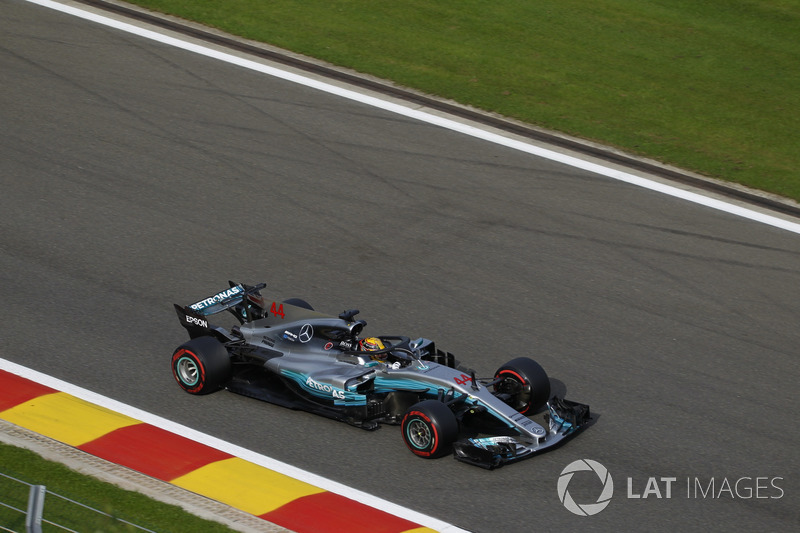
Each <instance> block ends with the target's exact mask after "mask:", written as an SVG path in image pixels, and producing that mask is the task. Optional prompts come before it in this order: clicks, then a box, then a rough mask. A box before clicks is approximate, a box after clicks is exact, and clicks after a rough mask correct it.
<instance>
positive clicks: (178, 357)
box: [172, 337, 231, 394]
mask: <svg viewBox="0 0 800 533" xmlns="http://www.w3.org/2000/svg"><path fill="white" fill-rule="evenodd" d="M172 376H173V377H174V378H175V381H177V382H178V385H180V387H181V388H182V389H183V390H185V391H186V392H188V393H189V394H211V393H212V392H215V391H217V390H219V389H220V387H222V386H223V385H225V384H226V383H227V382H228V380H229V379H230V377H231V358H230V355H228V350H226V349H225V346H223V344H222V343H221V342H219V341H218V340H217V339H215V338H213V337H197V338H195V339H192V340H190V341H189V342H187V343H185V344H182V345H180V346H179V347H178V349H177V350H175V352H174V353H173V354H172Z"/></svg>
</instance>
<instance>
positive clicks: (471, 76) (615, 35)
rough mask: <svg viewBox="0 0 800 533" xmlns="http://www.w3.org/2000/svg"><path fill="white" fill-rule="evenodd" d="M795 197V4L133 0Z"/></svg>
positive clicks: (799, 18) (799, 42)
mask: <svg viewBox="0 0 800 533" xmlns="http://www.w3.org/2000/svg"><path fill="white" fill-rule="evenodd" d="M134 1H135V3H137V4H140V5H142V6H145V7H148V8H151V9H154V10H158V11H162V12H167V13H170V14H174V15H177V16H180V17H183V18H186V19H191V20H195V21H199V22H202V23H205V24H207V25H209V26H214V27H217V28H220V29H222V30H224V31H227V32H230V33H233V34H237V35H241V36H244V37H247V38H250V39H255V40H259V41H263V42H267V43H270V44H273V45H277V46H280V47H283V48H286V49H288V50H292V51H295V52H298V53H302V54H306V55H309V56H313V57H316V58H319V59H323V60H325V61H328V62H331V63H334V64H337V65H341V66H344V67H348V68H352V69H355V70H357V71H361V72H364V73H369V74H373V75H375V76H379V77H381V78H385V79H390V80H393V81H395V82H397V83H400V84H402V85H405V86H408V87H413V88H416V89H419V90H422V91H424V92H427V93H429V94H433V95H437V96H442V97H445V98H450V99H453V100H456V101H459V102H462V103H465V104H469V105H472V106H475V107H478V108H482V109H485V110H488V111H492V112H496V113H500V114H502V115H505V116H508V117H512V118H515V119H518V120H522V121H524V122H527V123H530V124H535V125H538V126H541V127H545V128H549V129H553V130H557V131H561V132H565V133H568V134H571V135H575V136H579V137H583V138H586V139H591V140H594V141H598V142H602V143H605V144H608V145H611V146H615V147H619V148H622V149H624V150H627V151H629V152H631V153H635V154H640V155H644V156H648V157H651V158H654V159H657V160H660V161H663V162H666V163H670V164H673V165H676V166H679V167H683V168H686V169H690V170H695V171H697V172H700V173H703V174H705V175H708V176H712V177H716V178H720V179H724V180H730V181H734V182H738V183H742V184H745V185H749V186H751V187H755V188H759V189H763V190H766V191H770V192H773V193H776V194H780V195H783V196H786V197H789V198H793V199H795V200H800V177H799V176H798V172H797V168H798V162H799V159H800V157H798V153H800V150H798V148H797V144H798V142H797V140H796V136H797V132H798V131H800V111H798V109H799V108H800V68H798V65H800V38H798V35H800V2H798V1H797V0H704V1H697V0H594V1H592V2H586V1H578V0H505V1H502V2H495V1H489V0H438V1H437V2H430V1H428V0H425V1H422V0H406V1H404V2H383V1H374V0H349V1H347V0H325V1H319V0H306V1H303V2H299V1H297V0H270V1H267V0H226V1H225V2H219V1H218V0H134Z"/></svg>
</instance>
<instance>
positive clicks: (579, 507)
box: [557, 459, 614, 516]
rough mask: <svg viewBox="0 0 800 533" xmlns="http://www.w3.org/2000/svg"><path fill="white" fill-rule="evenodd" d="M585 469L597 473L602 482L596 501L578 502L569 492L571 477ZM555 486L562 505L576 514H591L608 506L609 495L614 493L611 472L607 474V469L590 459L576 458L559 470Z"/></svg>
mask: <svg viewBox="0 0 800 533" xmlns="http://www.w3.org/2000/svg"><path fill="white" fill-rule="evenodd" d="M585 471H591V472H594V473H595V474H597V477H598V478H599V479H600V482H601V483H602V484H603V490H602V491H601V492H600V496H598V497H597V501H596V502H594V503H583V504H579V503H577V502H576V501H575V500H574V499H573V498H572V495H570V493H569V490H568V489H569V482H570V481H572V477H573V476H574V475H575V473H576V472H585ZM557 488H558V499H559V500H561V503H563V504H564V507H566V508H567V510H568V511H569V512H571V513H574V514H576V515H578V516H592V515H596V514H597V513H599V512H600V511H602V510H603V509H605V508H606V507H608V504H609V503H610V502H611V496H613V495H614V480H613V479H611V474H609V472H608V469H607V468H606V467H605V466H603V465H601V464H600V463H598V462H597V461H593V460H592V459H578V460H577V461H573V462H571V463H570V464H568V465H567V466H566V467H565V468H564V470H562V471H561V475H560V476H559V477H558V486H557Z"/></svg>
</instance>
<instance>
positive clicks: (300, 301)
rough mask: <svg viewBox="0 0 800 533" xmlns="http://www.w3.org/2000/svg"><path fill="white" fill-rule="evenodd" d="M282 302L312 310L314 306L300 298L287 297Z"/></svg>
mask: <svg viewBox="0 0 800 533" xmlns="http://www.w3.org/2000/svg"><path fill="white" fill-rule="evenodd" d="M283 303H285V304H289V305H293V306H295V307H302V308H303V309H308V310H309V311H313V310H314V308H313V307H311V304H309V303H308V302H307V301H305V300H303V299H301V298H289V299H288V300H284V301H283Z"/></svg>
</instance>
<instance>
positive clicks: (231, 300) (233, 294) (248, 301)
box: [174, 281, 266, 338]
mask: <svg viewBox="0 0 800 533" xmlns="http://www.w3.org/2000/svg"><path fill="white" fill-rule="evenodd" d="M228 283H229V284H230V288H228V289H225V290H223V291H220V292H218V293H217V294H214V295H213V296H209V297H208V298H203V299H202V300H200V301H198V302H195V303H193V304H190V305H187V306H180V305H178V304H174V305H175V311H176V312H177V313H178V319H179V320H180V322H181V325H182V326H183V327H185V328H186V329H187V330H188V331H189V335H190V336H191V337H192V338H195V337H201V336H203V335H208V334H209V333H212V334H214V333H216V335H217V336H219V335H220V334H221V335H223V336H224V337H226V338H229V335H228V334H227V333H226V332H225V330H224V329H223V328H220V327H217V326H213V325H211V323H210V322H209V320H208V317H209V316H211V315H215V314H217V313H221V312H223V311H230V312H231V314H233V316H235V317H236V319H237V320H239V322H240V323H242V324H243V323H245V322H247V321H251V320H255V319H257V318H261V317H263V316H264V299H263V297H262V296H261V292H260V291H261V289H263V288H264V287H266V283H259V284H258V285H253V286H250V285H245V284H243V283H234V282H232V281H229V282H228ZM209 330H211V331H209Z"/></svg>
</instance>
